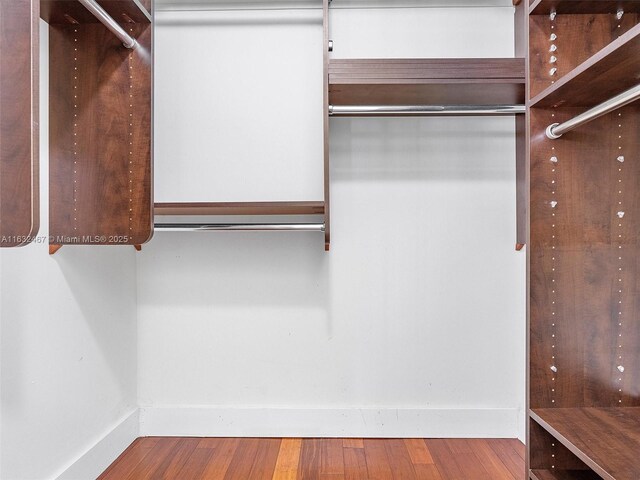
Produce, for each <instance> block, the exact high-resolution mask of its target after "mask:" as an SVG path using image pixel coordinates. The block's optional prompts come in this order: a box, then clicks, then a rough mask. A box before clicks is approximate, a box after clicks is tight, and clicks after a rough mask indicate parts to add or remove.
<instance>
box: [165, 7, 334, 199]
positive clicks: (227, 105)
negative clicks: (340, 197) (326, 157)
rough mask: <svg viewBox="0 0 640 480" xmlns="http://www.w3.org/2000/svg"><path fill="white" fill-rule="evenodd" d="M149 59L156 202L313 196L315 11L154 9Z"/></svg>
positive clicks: (316, 164) (317, 144)
mask: <svg viewBox="0 0 640 480" xmlns="http://www.w3.org/2000/svg"><path fill="white" fill-rule="evenodd" d="M155 56H156V62H155V65H156V70H155V82H156V93H157V95H158V96H157V97H156V104H155V105H156V113H155V138H156V144H155V159H154V167H155V183H154V187H155V198H156V201H157V202H177V201H182V202H197V201H201V202H215V201H218V202H225V201H228V202H232V201H278V200H291V201H294V200H322V198H323V195H324V182H323V179H322V174H323V163H322V162H323V160H322V159H323V157H322V145H323V135H322V112H323V110H322V11H318V10H315V11H313V10H310V11H286V10H282V11H275V12H269V11H246V12H233V11H230V12H224V13H208V12H205V13H203V12H198V13H186V14H181V13H171V14H164V13H159V14H157V15H156V36H155ZM168 92H171V93H168Z"/></svg>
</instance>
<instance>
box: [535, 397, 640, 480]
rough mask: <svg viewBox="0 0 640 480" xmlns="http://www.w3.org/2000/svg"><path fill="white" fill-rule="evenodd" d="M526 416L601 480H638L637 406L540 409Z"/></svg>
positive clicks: (639, 439)
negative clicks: (602, 479)
mask: <svg viewBox="0 0 640 480" xmlns="http://www.w3.org/2000/svg"><path fill="white" fill-rule="evenodd" d="M530 416H531V418H532V419H533V420H534V421H535V422H536V423H538V424H539V425H540V426H541V427H542V428H544V429H545V430H546V431H547V432H549V433H550V434H551V435H552V436H553V437H554V438H556V439H557V440H558V441H559V442H560V443H561V444H562V445H564V446H565V447H567V448H568V449H569V450H570V451H571V452H572V453H573V454H574V455H575V456H576V457H578V458H579V459H580V460H582V461H583V462H584V463H585V464H586V465H587V466H588V467H589V468H591V469H592V470H593V471H594V472H595V473H597V474H598V475H600V476H601V477H602V478H604V479H605V480H638V478H640V455H639V452H640V407H629V408H622V407H621V408H540V409H534V410H531V412H530ZM536 475H537V474H536ZM547 478H549V477H547ZM551 478H554V477H551ZM559 478H563V477H559ZM569 478H571V477H569ZM576 478H582V477H576ZM586 478H589V477H586ZM538 480H547V479H546V478H545V477H544V476H543V477H542V478H540V476H538Z"/></svg>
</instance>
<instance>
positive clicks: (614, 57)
mask: <svg viewBox="0 0 640 480" xmlns="http://www.w3.org/2000/svg"><path fill="white" fill-rule="evenodd" d="M638 49H640V25H635V26H634V27H633V28H631V29H630V30H629V31H628V32H626V33H625V34H623V35H621V36H620V37H618V38H616V39H615V40H612V41H611V43H609V44H608V45H606V46H605V47H603V48H602V49H601V50H600V51H598V52H597V53H596V54H594V55H593V56H591V57H589V58H588V59H587V60H585V61H584V62H582V63H581V64H580V65H578V66H576V68H574V69H573V70H571V71H569V72H567V73H566V74H565V75H563V77H562V78H560V79H558V81H557V82H555V83H554V84H553V85H550V86H549V87H548V88H546V89H545V90H544V91H542V92H540V94H538V95H537V96H536V97H535V98H533V99H532V101H531V103H532V105H533V106H539V107H548V106H562V105H567V106H585V107H589V106H593V105H596V104H598V103H601V102H603V101H605V100H608V99H609V98H611V97H613V96H615V95H617V94H619V93H622V92H623V91H625V90H627V89H629V88H631V87H634V86H636V85H637V84H638V79H637V73H638V72H639V71H640V58H639V57H638V55H637V54H636V53H637V51H638ZM558 56H560V54H558Z"/></svg>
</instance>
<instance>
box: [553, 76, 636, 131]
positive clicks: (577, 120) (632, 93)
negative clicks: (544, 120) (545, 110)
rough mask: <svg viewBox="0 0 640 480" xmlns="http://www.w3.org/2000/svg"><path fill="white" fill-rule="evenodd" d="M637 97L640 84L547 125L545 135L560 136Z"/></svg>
mask: <svg viewBox="0 0 640 480" xmlns="http://www.w3.org/2000/svg"><path fill="white" fill-rule="evenodd" d="M638 99H640V85H636V86H635V87H633V88H631V89H629V90H627V91H626V92H622V93H621V94H620V95H616V96H615V97H613V98H612V99H610V100H607V101H606V102H603V103H601V104H600V105H597V106H595V107H593V108H592V109H591V110H587V111H586V112H584V113H581V114H580V115H578V116H577V117H574V118H572V119H571V120H567V121H566V122H563V123H554V124H552V125H549V126H548V127H547V131H546V133H547V137H548V138H550V139H552V140H555V139H557V138H560V137H561V136H562V135H564V134H565V133H567V132H570V131H571V130H573V129H575V128H578V127H580V126H582V125H584V124H585V123H588V122H590V121H591V120H595V119H596V118H598V117H601V116H603V115H606V114H607V113H610V112H613V111H614V110H617V109H618V108H620V107H624V106H625V105H628V104H630V103H632V102H635V101H636V100H638Z"/></svg>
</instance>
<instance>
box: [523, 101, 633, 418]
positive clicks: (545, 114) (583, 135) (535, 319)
mask: <svg viewBox="0 0 640 480" xmlns="http://www.w3.org/2000/svg"><path fill="white" fill-rule="evenodd" d="M579 111H580V109H569V108H563V109H561V110H560V109H556V110H551V109H550V110H543V109H532V126H531V128H532V132H531V137H532V146H531V148H532V150H531V205H530V207H531V244H530V291H531V293H530V340H529V345H530V369H529V374H530V400H531V408H534V409H535V408H549V407H583V406H599V407H614V406H638V405H640V396H639V395H638V392H639V391H640V376H639V372H638V371H637V369H635V368H633V367H631V368H628V370H626V371H625V372H624V374H623V373H621V372H619V371H618V366H620V365H621V362H623V363H624V365H627V366H628V365H638V364H639V363H640V348H639V347H640V343H639V342H640V338H639V336H638V328H637V319H638V312H639V311H640V310H639V309H640V295H639V293H640V291H639V290H638V281H639V278H638V277H639V276H638V273H639V271H640V264H639V262H638V256H639V255H638V254H639V253H640V245H639V239H638V236H637V234H636V232H637V226H638V225H640V215H639V213H638V210H637V209H638V208H639V207H640V189H639V188H638V183H639V182H640V180H639V179H640V165H638V164H637V162H633V161H631V160H629V161H625V162H624V163H621V162H618V161H617V160H616V159H617V157H618V156H619V155H623V156H624V157H625V158H627V159H633V158H635V157H636V156H637V155H638V154H640V141H639V139H638V137H637V133H636V132H637V131H638V128H640V110H639V109H638V107H636V106H629V107H625V108H623V109H620V110H619V111H617V112H615V113H612V114H610V115H607V116H605V117H602V118H600V119H598V120H597V121H594V122H592V123H590V124H587V125H585V126H583V127H582V128H580V129H578V130H575V131H574V132H571V133H569V134H566V135H565V136H563V137H562V138H561V139H559V140H556V141H551V140H548V139H547V138H546V136H545V135H544V133H543V132H544V129H545V128H546V127H547V125H549V124H550V123H552V122H555V121H563V120H565V119H568V118H571V117H572V116H573V115H575V114H577V113H578V112H579ZM619 137H620V138H619ZM552 157H554V158H557V159H558V162H557V163H553V162H551V160H550V159H551V158H552ZM551 202H557V204H556V206H555V208H554V207H553V206H552V204H551ZM618 212H623V213H621V214H623V215H624V217H623V218H619V217H618ZM620 356H622V358H618V357H620ZM552 367H553V368H555V369H557V372H554V371H553V370H552Z"/></svg>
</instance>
